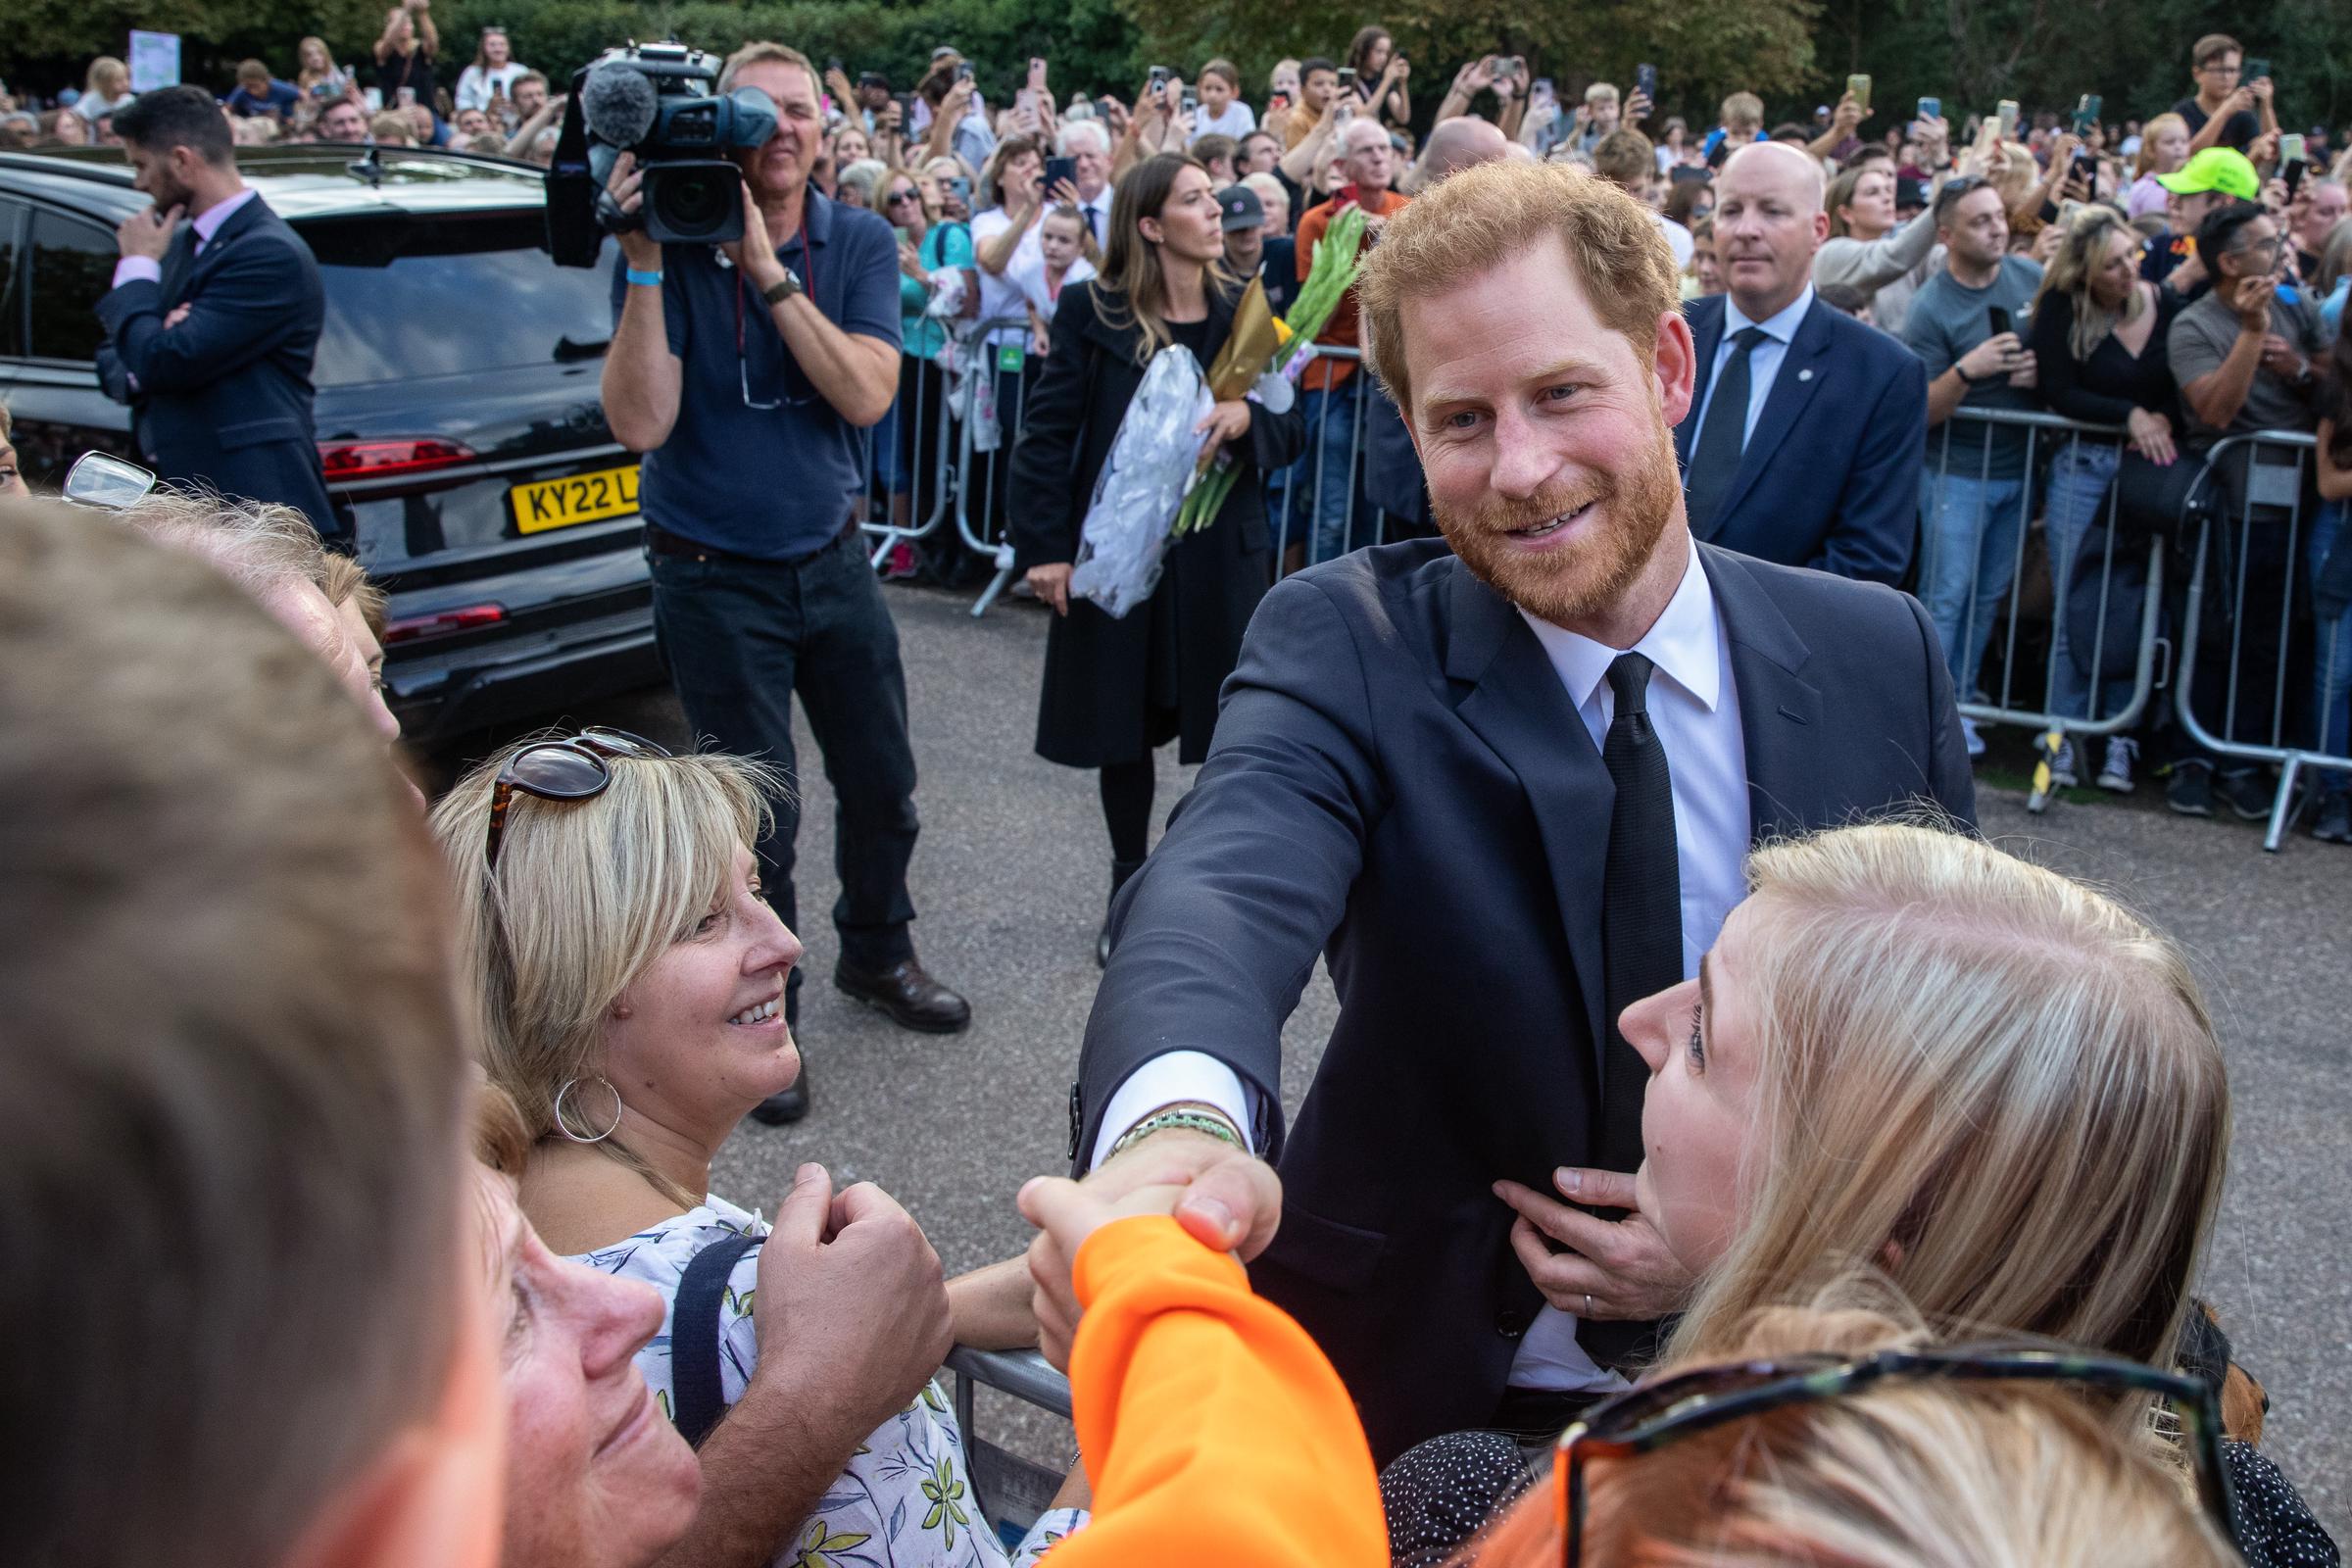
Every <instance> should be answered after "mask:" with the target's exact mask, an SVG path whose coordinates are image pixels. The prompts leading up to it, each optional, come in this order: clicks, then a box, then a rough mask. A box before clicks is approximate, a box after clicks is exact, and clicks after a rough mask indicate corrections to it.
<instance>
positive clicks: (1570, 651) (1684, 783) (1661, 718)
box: [1511, 348, 1762, 1391]
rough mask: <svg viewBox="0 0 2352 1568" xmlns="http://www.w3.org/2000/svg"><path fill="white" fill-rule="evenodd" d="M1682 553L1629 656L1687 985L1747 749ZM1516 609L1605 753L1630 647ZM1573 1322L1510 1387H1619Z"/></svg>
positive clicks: (1712, 627) (1733, 822)
mask: <svg viewBox="0 0 2352 1568" xmlns="http://www.w3.org/2000/svg"><path fill="white" fill-rule="evenodd" d="M1757 352H1759V353H1760V352H1762V351H1761V348H1759V349H1758V351H1757ZM1687 548H1690V552H1691V555H1690V561H1689V564H1686V565H1685V566H1684V568H1683V580H1682V582H1681V583H1680V584H1678V585H1677V586H1676V588H1675V590H1674V597H1673V598H1672V599H1671V600H1669V601H1667V604H1666V609H1665V612H1664V613H1662V614H1660V615H1659V616H1658V618H1657V621H1656V623H1655V624H1654V625H1652V626H1651V627H1650V628H1649V630H1648V631H1647V632H1645V633H1643V634H1642V640H1641V641H1640V642H1638V643H1636V644H1634V646H1633V648H1632V650H1630V651H1631V652H1634V653H1638V654H1641V655H1642V657H1643V658H1645V659H1647V660H1648V661H1649V662H1651V663H1653V664H1655V665H1656V666H1657V668H1656V670H1655V671H1654V672H1652V674H1651V675H1650V677H1649V690H1648V693H1647V696H1646V698H1645V706H1646V707H1647V708H1648V710H1649V718H1650V723H1651V724H1652V725H1653V726H1654V727H1655V728H1656V730H1657V733H1658V740H1659V742H1660V744H1662V745H1663V746H1664V747H1665V748H1666V768H1667V773H1668V776H1669V777H1670V778H1671V780H1672V783H1673V789H1674V842H1675V851H1676V857H1677V860H1678V862H1679V864H1678V869H1679V871H1680V877H1681V882H1682V893H1683V978H1685V979H1686V980H1687V979H1690V978H1691V976H1693V975H1695V974H1697V973H1698V960H1699V959H1700V958H1701V957H1702V956H1705V954H1706V951H1707V949H1709V948H1711V947H1713V946H1714V945H1715V936H1716V933H1718V932H1719V931H1721V930H1722V929H1723V922H1724V917H1725V916H1726V915H1728V914H1730V913H1731V912H1732V907H1733V906H1734V905H1736V904H1738V903H1739V902H1740V900H1741V899H1743V898H1745V897H1746V896H1747V876H1746V870H1745V867H1746V862H1747V837H1748V810H1747V753H1746V743H1745V733H1744V731H1743V730H1742V729H1741V727H1740V702H1739V697H1738V694H1737V693H1736V692H1735V690H1734V689H1733V685H1732V653H1731V644H1730V641H1729V639H1727V638H1726V637H1725V636H1724V632H1723V614H1722V612H1721V611H1719V610H1718V609H1717V608H1716V605H1715V594H1714V589H1713V586H1712V585H1711V584H1710V583H1709V582H1708V581H1707V572H1706V568H1705V567H1704V566H1702V565H1700V564H1699V560H1698V551H1697V549H1696V548H1695V547H1687ZM1520 614H1521V616H1522V617H1523V618H1525V620H1526V621H1527V624H1528V627H1529V629H1530V630H1532V631H1534V632H1535V634H1536V639H1537V641H1539V642H1541V643H1542V644H1543V645H1544V653H1545V655H1547V656H1548V657H1549V658H1550V660H1551V667H1552V668H1553V670H1555V671H1556V672H1558V674H1559V677H1560V684H1561V685H1562V686H1564V687H1566V688H1567V690H1568V700H1569V701H1570V702H1572V703H1574V704H1576V716H1577V717H1579V718H1581V719H1583V720H1584V721H1585V729H1586V731H1587V733H1589V734H1590V735H1591V736H1592V739H1593V748H1594V749H1595V750H1598V749H1600V748H1601V746H1602V745H1603V744H1604V743H1605V741H1606V739H1607V736H1608V733H1609V723H1610V721H1611V720H1612V719H1614V718H1615V717H1616V716H1617V694H1616V693H1615V692H1614V691H1613V690H1611V689H1610V687H1609V681H1608V674H1609V665H1611V664H1612V663H1614V662H1616V660H1617V656H1618V655H1619V654H1620V653H1624V652H1627V651H1628V650H1625V649H1618V648H1611V647H1609V646H1608V645H1607V644H1605V643H1596V642H1594V641H1593V639H1592V638H1590V637H1582V636H1579V635H1578V634H1577V633H1575V632H1572V631H1566V630H1563V629H1561V628H1560V627H1558V626H1554V625H1553V624H1551V623H1550V622H1549V621H1546V620H1540V619H1538V618H1537V617H1535V616H1534V615H1530V614H1528V613H1527V612H1525V611H1524V610H1523V611H1521V612H1520ZM1594 1045H1595V1046H1598V1045H1599V1042H1597V1041H1595V1042H1594ZM1544 1196H1546V1197H1549V1198H1557V1197H1558V1196H1559V1195H1558V1194H1557V1193H1547V1194H1545V1195H1544ZM1576 1323H1577V1320H1576V1318H1575V1317H1573V1316H1572V1315H1570V1314H1569V1313H1566V1312H1563V1311H1561V1310H1560V1309H1559V1308H1558V1307H1556V1306H1550V1305H1546V1306H1545V1307H1544V1309H1543V1310H1542V1311H1541V1312H1538V1313H1537V1314H1536V1320H1535V1322H1534V1323H1533V1324H1531V1325H1529V1327H1528V1331H1527V1337H1526V1338H1525V1339H1523V1340H1521V1341H1520V1342H1519V1353H1518V1354H1517V1355H1516V1356H1515V1357H1513V1358H1512V1361H1511V1386H1512V1387H1513V1388H1521V1389H1558V1390H1568V1391H1578V1390H1589V1389H1603V1388H1613V1387H1616V1386H1617V1385H1618V1383H1619V1382H1620V1381H1621V1380H1620V1379H1619V1378H1618V1377H1617V1375H1616V1374H1615V1373H1613V1372H1609V1371H1605V1370H1603V1369H1602V1368H1600V1367H1598V1366H1596V1365H1595V1364H1594V1363H1593V1358H1592V1357H1591V1356H1590V1355H1587V1354H1586V1353H1585V1349H1584V1347H1582V1346H1581V1345H1579V1344H1577V1342H1576Z"/></svg>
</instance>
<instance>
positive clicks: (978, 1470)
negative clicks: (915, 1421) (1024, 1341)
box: [948, 1345, 1070, 1530]
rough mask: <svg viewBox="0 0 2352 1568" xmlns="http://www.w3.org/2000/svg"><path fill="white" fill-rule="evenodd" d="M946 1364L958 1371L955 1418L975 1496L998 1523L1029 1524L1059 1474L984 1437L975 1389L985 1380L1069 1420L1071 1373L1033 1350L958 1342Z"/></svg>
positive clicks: (1053, 1489) (1057, 1484)
mask: <svg viewBox="0 0 2352 1568" xmlns="http://www.w3.org/2000/svg"><path fill="white" fill-rule="evenodd" d="M948 1370H949V1371H951V1372H953V1373H955V1374H956V1426H957V1427H959V1428H960V1429H961V1430H962V1432H963V1447H964V1453H965V1454H966V1456H967V1457H968V1458H969V1459H970V1460H971V1466H972V1486H973V1489H974V1492H975V1497H974V1500H975V1501H976V1502H978V1503H979V1504H980V1507H981V1511H982V1512H983V1513H985V1514H986V1515H987V1516H988V1517H989V1518H990V1519H992V1520H994V1521H996V1522H997V1523H1000V1524H1007V1523H1008V1524H1012V1525H1014V1526H1017V1527H1018V1528H1020V1529H1022V1530H1027V1529H1028V1528H1029V1527H1030V1526H1031V1525H1033V1524H1035V1523H1036V1522H1037V1516H1038V1515H1039V1514H1041V1513H1043V1512H1045V1511H1046V1504H1047V1502H1048V1501H1050V1500H1051V1499H1052V1497H1053V1495H1054V1493H1055V1492H1056V1491H1057V1490H1059V1488H1060V1486H1061V1481H1062V1477H1061V1474H1060V1472H1058V1471H1055V1470H1053V1469H1050V1468H1048V1467H1047V1466H1045V1465H1041V1464H1038V1463H1036V1462H1034V1461H1032V1460H1029V1459H1024V1458H1022V1457H1021V1456H1020V1455H1018V1454H1016V1453H1013V1452H1011V1451H1010V1450H1008V1449H1006V1448H1005V1447H1003V1446H999V1445H997V1444H994V1443H990V1442H988V1441H987V1440H986V1439H984V1438H982V1437H981V1436H980V1434H979V1432H978V1431H977V1430H976V1428H975V1426H974V1424H973V1416H974V1413H975V1403H976V1401H975V1399H974V1394H975V1392H976V1390H977V1389H978V1387H979V1386H980V1385H981V1384H986V1385H987V1386H988V1387H990V1388H992V1389H1001V1390H1003V1391H1004V1392H1005V1393H1006V1394H1009V1395H1011V1396H1012V1397H1014V1398H1016V1399H1020V1400H1022V1401H1023V1402H1025V1403H1028V1404H1033V1405H1035V1406H1037V1407H1038V1408H1039V1409H1041V1410H1044V1411H1046V1412H1047V1413H1048V1414H1051V1415H1057V1416H1060V1417H1061V1418H1062V1419H1063V1420H1068V1419H1069V1415H1070V1382H1069V1379H1067V1378H1065V1377H1063V1376H1062V1375H1061V1374H1060V1373H1059V1372H1056V1371H1054V1368H1053V1367H1052V1366H1051V1365H1049V1364H1048V1363H1047V1361H1046V1358H1045V1357H1044V1356H1042V1355H1040V1354H1038V1353H1037V1352H1036V1351H1035V1350H975V1349H973V1348H970V1347H969V1346H962V1345H959V1346H957V1347H956V1348H954V1349H953V1350H951V1351H949V1352H948Z"/></svg>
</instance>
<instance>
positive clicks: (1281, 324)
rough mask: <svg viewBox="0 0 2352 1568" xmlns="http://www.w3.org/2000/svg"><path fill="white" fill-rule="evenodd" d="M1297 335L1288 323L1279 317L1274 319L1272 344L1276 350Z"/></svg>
mask: <svg viewBox="0 0 2352 1568" xmlns="http://www.w3.org/2000/svg"><path fill="white" fill-rule="evenodd" d="M1298 335H1299V334H1298V333H1296V332H1294V331H1292V330H1291V323H1290V322H1288V321H1286V320H1284V319H1282V318H1281V317H1279V316H1277V317H1276V318H1274V344H1275V346H1276V347H1277V348H1279V347H1281V346H1282V345H1283V344H1285V343H1288V342H1289V341H1290V340H1291V339H1292V338H1294V337H1297V336H1298Z"/></svg>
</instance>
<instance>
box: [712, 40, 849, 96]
mask: <svg viewBox="0 0 2352 1568" xmlns="http://www.w3.org/2000/svg"><path fill="white" fill-rule="evenodd" d="M762 61H773V62H775V63H776V64H778V65H783V66H798V67H799V68H800V69H801V70H803V71H806V72H807V73H809V81H810V82H811V83H813V84H814V85H815V86H816V89H817V91H819V92H822V91H823V90H824V80H825V78H824V77H822V76H820V75H818V74H817V73H816V63H815V62H814V61H812V60H810V59H809V57H808V56H807V55H805V54H803V53H801V52H800V51H799V50H798V49H795V48H793V47H792V46H791V45H790V44H783V43H770V42H767V41H766V40H764V39H760V40H755V41H753V42H751V43H747V44H745V45H744V46H743V47H742V48H740V49H738V50H736V51H735V52H734V53H733V54H731V55H729V56H727V63H726V64H725V65H723V66H721V67H719V70H718V90H719V91H720V92H722V93H723V92H732V91H734V90H735V78H736V77H737V76H738V75H740V74H742V72H743V68H744V67H746V66H756V65H759V64H760V62H762Z"/></svg>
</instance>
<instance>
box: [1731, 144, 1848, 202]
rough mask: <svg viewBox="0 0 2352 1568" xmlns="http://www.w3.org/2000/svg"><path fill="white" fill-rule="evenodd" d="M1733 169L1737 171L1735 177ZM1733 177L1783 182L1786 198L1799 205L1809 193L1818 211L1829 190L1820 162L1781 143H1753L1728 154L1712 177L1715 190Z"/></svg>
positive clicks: (1802, 151) (1800, 150)
mask: <svg viewBox="0 0 2352 1568" xmlns="http://www.w3.org/2000/svg"><path fill="white" fill-rule="evenodd" d="M1735 170H1738V171H1741V172H1740V174H1738V175H1737V176H1735V174H1734V171H1735ZM1735 177H1737V178H1740V179H1745V180H1749V181H1778V182H1783V183H1785V184H1786V185H1787V187H1788V193H1789V198H1790V199H1791V200H1794V201H1797V202H1800V203H1801V202H1803V201H1804V200H1806V199H1807V196H1808V193H1809V194H1810V199H1811V201H1812V203H1813V207H1814V209H1815V210H1816V211H1819V210H1821V202H1822V193H1823V192H1824V191H1825V190H1827V189H1828V188H1829V181H1828V180H1827V178H1825V177H1824V175H1823V174H1822V172H1821V160H1820V159H1818V158H1815V157H1814V156H1813V155H1812V154H1811V153H1809V152H1807V151H1805V150H1804V149H1803V148H1802V147H1795V146H1791V145H1790V144H1789V143H1788V142H1785V141H1753V142H1749V143H1748V144H1747V145H1746V146H1744V147H1742V148H1740V150H1739V151H1738V152H1736V153H1734V154H1732V156H1731V157H1730V158H1728V159H1726V160H1725V161H1724V165H1723V172H1722V173H1720V174H1718V175H1717V176H1716V178H1715V188H1716V189H1717V190H1718V191H1720V190H1721V189H1722V188H1723V187H1724V185H1725V184H1726V183H1727V182H1729V181H1731V180H1732V179H1734V178H1735Z"/></svg>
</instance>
